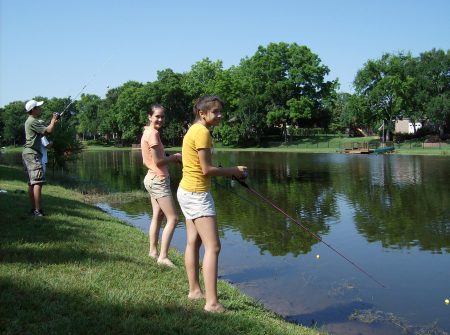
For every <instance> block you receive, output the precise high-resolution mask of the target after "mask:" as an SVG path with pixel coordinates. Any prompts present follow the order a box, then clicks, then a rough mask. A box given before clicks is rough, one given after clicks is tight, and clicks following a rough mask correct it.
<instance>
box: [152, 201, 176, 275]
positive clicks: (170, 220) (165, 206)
mask: <svg viewBox="0 0 450 335" xmlns="http://www.w3.org/2000/svg"><path fill="white" fill-rule="evenodd" d="M156 201H157V202H158V204H159V207H160V208H161V210H162V212H163V213H164V216H165V217H166V219H167V222H166V226H165V227H164V230H163V233H162V237H161V250H160V254H159V257H158V263H159V264H163V265H167V266H170V267H174V266H175V265H174V264H173V263H172V262H171V261H170V259H169V258H168V252H169V246H170V241H171V240H172V236H173V232H174V231H175V227H176V225H177V223H178V214H177V212H176V209H175V203H174V202H173V198H172V197H171V196H170V197H163V198H158V199H157V200H156Z"/></svg>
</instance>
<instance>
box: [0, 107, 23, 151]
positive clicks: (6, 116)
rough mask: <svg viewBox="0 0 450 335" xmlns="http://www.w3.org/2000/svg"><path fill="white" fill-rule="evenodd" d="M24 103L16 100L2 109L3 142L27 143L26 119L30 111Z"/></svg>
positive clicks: (13, 143)
mask: <svg viewBox="0 0 450 335" xmlns="http://www.w3.org/2000/svg"><path fill="white" fill-rule="evenodd" d="M24 106H25V105H24V103H23V102H21V101H14V102H11V103H10V104H8V105H6V106H5V108H4V109H3V111H2V115H1V117H2V123H3V129H2V138H1V139H2V143H3V144H12V145H21V144H24V143H25V128H24V124H25V120H26V119H27V117H28V113H27V112H26V110H25V107H24Z"/></svg>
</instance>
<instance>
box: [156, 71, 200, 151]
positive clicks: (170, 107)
mask: <svg viewBox="0 0 450 335" xmlns="http://www.w3.org/2000/svg"><path fill="white" fill-rule="evenodd" d="M185 83H186V81H185V74H180V73H175V72H174V71H173V70H172V69H165V70H163V71H158V78H157V80H156V81H155V82H153V85H152V87H153V92H154V95H153V99H152V103H160V104H162V105H163V106H164V108H165V110H166V112H165V116H166V121H165V126H164V128H163V131H162V132H163V137H164V139H165V140H167V141H169V143H170V144H172V145H179V144H181V141H182V137H183V134H184V132H185V131H186V130H187V125H188V123H189V121H190V120H192V115H193V114H192V112H191V111H192V97H191V95H190V94H189V93H187V92H186V91H185V89H184V84H185Z"/></svg>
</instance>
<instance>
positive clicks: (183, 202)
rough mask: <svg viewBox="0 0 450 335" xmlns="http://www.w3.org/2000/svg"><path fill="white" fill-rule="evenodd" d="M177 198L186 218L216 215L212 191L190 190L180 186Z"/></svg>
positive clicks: (193, 218)
mask: <svg viewBox="0 0 450 335" xmlns="http://www.w3.org/2000/svg"><path fill="white" fill-rule="evenodd" d="M177 198H178V203H179V204H180V207H181V211H182V212H183V214H184V217H185V218H186V220H195V219H197V218H200V217H202V216H216V206H215V205H214V200H213V197H212V196H211V193H210V192H188V191H186V190H184V189H183V188H181V187H178V191H177Z"/></svg>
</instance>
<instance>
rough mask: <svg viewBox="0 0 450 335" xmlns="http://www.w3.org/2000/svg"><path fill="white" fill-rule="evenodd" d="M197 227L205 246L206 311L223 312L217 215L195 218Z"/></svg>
mask: <svg viewBox="0 0 450 335" xmlns="http://www.w3.org/2000/svg"><path fill="white" fill-rule="evenodd" d="M194 224H195V228H196V229H197V232H198V235H199V236H200V238H201V240H202V242H203V245H204V246H205V256H204V257H203V278H204V280H205V298H206V303H205V307H204V309H205V311H207V312H223V311H224V310H225V308H224V307H223V306H222V305H221V304H220V303H219V300H218V298H217V271H218V261H219V253H220V240H219V233H218V230H217V222H216V217H215V216H205V217H201V218H198V219H195V220H194Z"/></svg>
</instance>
